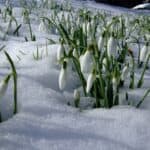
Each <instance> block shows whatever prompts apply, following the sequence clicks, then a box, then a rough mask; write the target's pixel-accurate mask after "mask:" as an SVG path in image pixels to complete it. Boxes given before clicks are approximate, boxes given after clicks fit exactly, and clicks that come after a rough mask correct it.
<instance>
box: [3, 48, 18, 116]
mask: <svg viewBox="0 0 150 150" xmlns="http://www.w3.org/2000/svg"><path fill="white" fill-rule="evenodd" d="M5 55H6V58H7V60H8V61H9V63H10V66H11V69H12V77H13V82H14V88H13V93H14V109H13V113H14V114H16V113H17V112H18V101H17V71H16V68H15V65H14V63H13V61H12V59H11V57H10V56H9V54H8V53H7V52H6V51H5Z"/></svg>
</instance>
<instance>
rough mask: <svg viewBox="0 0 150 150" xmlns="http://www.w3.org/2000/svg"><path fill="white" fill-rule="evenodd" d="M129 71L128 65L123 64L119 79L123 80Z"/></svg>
mask: <svg viewBox="0 0 150 150" xmlns="http://www.w3.org/2000/svg"><path fill="white" fill-rule="evenodd" d="M128 73H129V67H128V66H125V67H124V68H123V70H122V74H121V80H122V81H124V80H125V79H126V77H127V75H128Z"/></svg>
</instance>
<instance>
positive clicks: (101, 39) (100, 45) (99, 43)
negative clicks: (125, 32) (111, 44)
mask: <svg viewBox="0 0 150 150" xmlns="http://www.w3.org/2000/svg"><path fill="white" fill-rule="evenodd" d="M104 36H105V33H103V34H102V36H100V37H99V39H98V44H97V45H98V49H99V51H100V50H102V48H103V46H104Z"/></svg>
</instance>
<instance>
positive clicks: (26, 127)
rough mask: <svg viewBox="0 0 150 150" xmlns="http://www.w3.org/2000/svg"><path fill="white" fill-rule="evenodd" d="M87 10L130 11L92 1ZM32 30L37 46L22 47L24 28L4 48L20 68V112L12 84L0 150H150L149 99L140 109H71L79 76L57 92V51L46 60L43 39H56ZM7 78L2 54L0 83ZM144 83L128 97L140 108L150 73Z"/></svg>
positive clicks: (4, 105)
mask: <svg viewBox="0 0 150 150" xmlns="http://www.w3.org/2000/svg"><path fill="white" fill-rule="evenodd" d="M15 2H17V1H15ZM80 3H81V2H77V4H80ZM83 4H84V3H83ZM77 6H79V7H81V6H80V5H77ZM86 6H87V7H97V9H98V8H99V7H100V8H103V9H104V10H109V11H110V10H112V11H114V12H115V13H119V12H120V13H123V12H127V10H126V9H122V10H121V9H120V8H118V9H116V8H115V7H111V6H107V5H104V4H99V5H95V3H94V2H91V1H89V2H87V4H86ZM1 7H3V5H1ZM110 8H111V9H110ZM20 9H21V8H20ZM20 9H19V8H18V7H16V8H15V14H16V16H17V18H18V20H19V18H20V17H21V16H20V15H19V14H20V11H21V10H20ZM128 11H129V10H128ZM17 12H18V13H17ZM34 17H35V15H34V14H33V18H34ZM35 22H38V20H35ZM33 25H34V28H33V29H34V33H35V34H36V37H37V41H36V42H24V38H23V36H24V35H27V34H28V33H26V30H27V27H26V26H24V27H23V29H22V32H21V34H20V37H13V36H12V35H10V36H8V37H7V40H6V41H1V43H0V47H1V45H5V46H6V47H5V50H7V51H8V53H9V54H10V55H11V57H12V58H13V60H14V62H15V65H16V69H17V72H18V106H19V112H18V113H17V114H16V115H14V116H12V112H13V110H12V108H13V93H12V88H13V81H12V80H11V81H10V84H9V87H8V90H7V93H6V94H5V96H4V98H3V99H2V100H0V111H1V113H2V118H3V120H6V121H4V122H2V123H1V124H0V149H1V150H85V149H86V150H91V149H94V150H149V149H150V143H149V139H150V126H149V124H150V115H149V113H150V102H149V100H150V96H148V97H147V98H146V99H145V101H144V103H143V104H142V106H141V108H140V109H136V108H134V107H131V106H116V107H113V108H112V109H93V110H91V109H86V110H81V109H76V108H75V107H73V106H69V105H67V103H68V102H70V103H73V89H74V87H76V85H78V83H79V81H78V79H77V77H76V75H75V74H73V73H70V75H69V79H68V81H67V87H66V88H65V91H61V90H59V86H58V77H59V72H60V66H59V65H58V62H57V58H56V52H57V48H58V46H59V45H58V44H55V45H48V46H47V49H48V56H47V54H46V39H45V38H46V37H52V38H53V39H55V40H56V41H57V40H58V37H57V36H56V35H49V34H48V35H47V34H44V33H42V34H41V33H40V32H39V31H38V25H37V24H33ZM37 46H38V47H39V52H41V53H42V59H40V60H34V58H33V53H36V48H37ZM19 58H20V59H19ZM8 72H10V67H9V63H8V61H7V60H6V57H5V56H4V53H3V52H0V79H3V77H4V75H6V74H7V73H8ZM145 80H146V81H145V84H144V86H143V88H142V89H138V90H137V89H135V90H132V91H130V92H129V97H130V98H131V99H133V101H134V102H137V101H138V100H139V99H140V98H141V96H143V94H144V92H145V90H146V89H147V88H148V87H149V84H150V72H149V71H147V72H146V76H145ZM85 100H87V99H85V98H84V97H82V99H81V102H83V103H84V101H85ZM81 105H82V104H81ZM7 119H8V120H7Z"/></svg>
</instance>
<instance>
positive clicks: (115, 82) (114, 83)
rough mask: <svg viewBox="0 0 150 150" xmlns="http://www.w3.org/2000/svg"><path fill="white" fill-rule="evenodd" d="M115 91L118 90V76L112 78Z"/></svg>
mask: <svg viewBox="0 0 150 150" xmlns="http://www.w3.org/2000/svg"><path fill="white" fill-rule="evenodd" d="M112 85H113V91H114V92H115V93H116V91H117V79H116V77H113V78H112Z"/></svg>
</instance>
